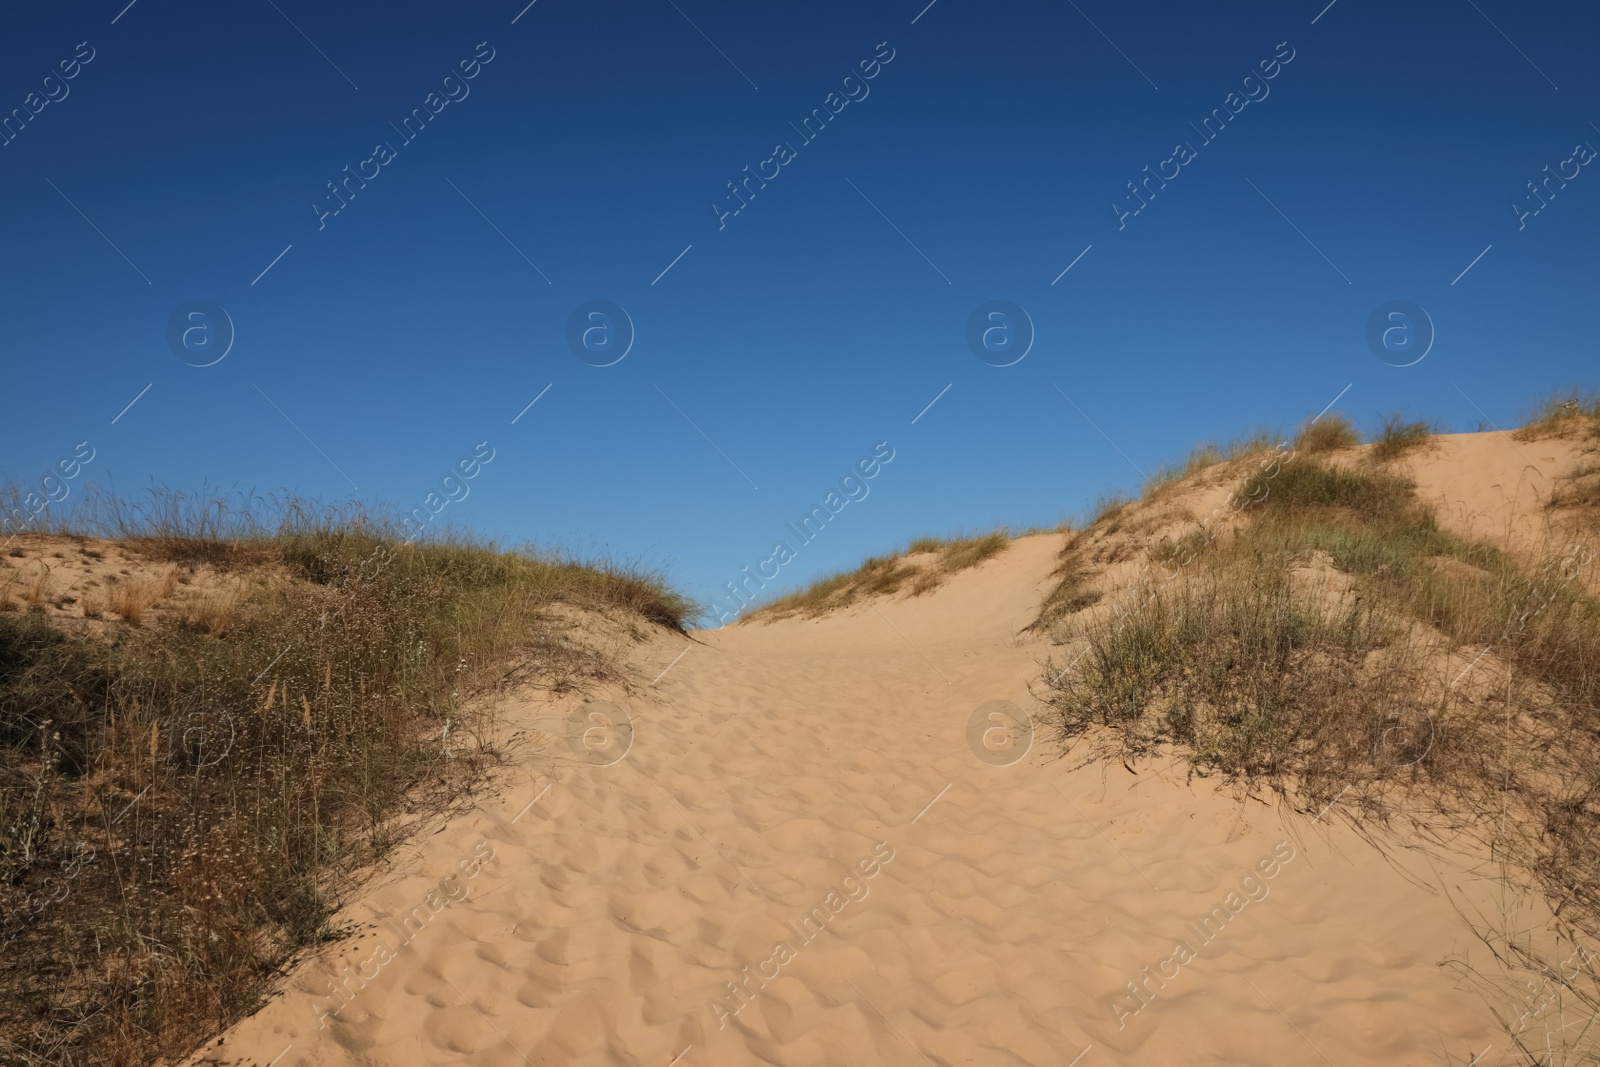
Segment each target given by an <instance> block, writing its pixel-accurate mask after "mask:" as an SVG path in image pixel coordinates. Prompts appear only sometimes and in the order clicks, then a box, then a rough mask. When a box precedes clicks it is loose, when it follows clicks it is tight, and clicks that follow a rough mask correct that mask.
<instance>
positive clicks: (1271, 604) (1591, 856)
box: [1044, 458, 1600, 935]
mask: <svg viewBox="0 0 1600 1067" xmlns="http://www.w3.org/2000/svg"><path fill="white" fill-rule="evenodd" d="M1264 479H1265V475H1264V474H1257V475H1255V476H1253V477H1252V479H1250V480H1248V481H1247V482H1246V483H1245V484H1243V485H1241V487H1240V489H1239V495H1240V496H1242V497H1245V498H1248V499H1260V500H1261V505H1260V507H1259V508H1257V509H1254V510H1252V511H1251V512H1249V513H1248V521H1247V522H1246V523H1245V524H1244V525H1243V526H1242V527H1241V528H1240V529H1239V531H1238V532H1237V533H1236V534H1235V535H1233V536H1231V537H1227V538H1221V539H1211V540H1208V541H1206V542H1204V543H1203V544H1202V545H1201V546H1200V551H1199V552H1198V554H1197V556H1196V557H1195V558H1194V559H1193V561H1192V563H1191V564H1190V566H1189V567H1187V568H1186V569H1183V570H1181V571H1179V572H1177V573H1175V574H1174V575H1173V576H1172V578H1171V580H1169V581H1165V582H1153V583H1147V584H1145V585H1144V586H1142V587H1141V588H1139V589H1137V590H1134V591H1133V592H1132V595H1129V596H1125V597H1122V598H1120V599H1119V600H1118V601H1117V602H1116V606H1115V609H1114V610H1113V611H1112V612H1111V613H1109V614H1107V613H1105V612H1095V613H1089V614H1086V615H1083V616H1072V615H1065V614H1063V615H1062V616H1059V617H1058V621H1057V623H1056V636H1057V638H1058V639H1059V640H1061V641H1063V642H1066V643H1069V644H1071V645H1072V646H1073V647H1074V648H1075V649H1077V650H1079V651H1082V653H1083V656H1082V659H1081V661H1079V663H1078V664H1077V666H1075V667H1074V668H1073V669H1071V670H1068V671H1066V672H1065V673H1063V674H1061V675H1060V676H1059V677H1056V668H1051V669H1048V670H1047V672H1046V674H1045V676H1044V680H1045V682H1046V684H1050V685H1052V686H1053V688H1054V705H1055V712H1056V716H1057V724H1058V726H1059V729H1060V731H1061V734H1062V736H1063V737H1064V738H1065V739H1068V740H1076V739H1092V741H1093V744H1094V746H1095V749H1096V750H1097V751H1099V752H1101V753H1104V754H1117V755H1122V756H1124V757H1131V756H1133V755H1136V754H1138V753H1143V752H1148V751H1150V750H1151V749H1152V748H1154V747H1156V746H1159V745H1174V746H1176V747H1177V748H1178V749H1179V750H1180V751H1181V752H1183V753H1184V754H1186V755H1187V757H1188V758H1189V759H1190V761H1191V762H1192V763H1193V765H1194V766H1195V767H1196V768H1197V769H1198V770H1200V771H1202V772H1208V773H1219V774H1224V775H1228V776H1231V777H1234V778H1237V779H1239V780H1241V781H1245V782H1250V783H1254V784H1259V785H1267V786H1270V787H1271V788H1275V789H1278V790H1281V791H1283V792H1285V793H1287V794H1293V795H1294V796H1296V797H1297V798H1299V799H1300V800H1302V801H1305V802H1307V803H1308V804H1325V803H1326V802H1327V801H1329V800H1331V799H1332V798H1333V797H1334V796H1336V795H1339V794H1340V793H1341V792H1343V791H1345V790H1347V789H1348V790H1349V792H1348V795H1346V797H1345V800H1344V801H1343V804H1344V805H1345V806H1346V807H1348V808H1349V809H1350V810H1353V811H1358V812H1360V813H1362V814H1363V815H1364V816H1366V817H1370V818H1372V819H1376V820H1380V821H1381V820H1385V819H1388V818H1390V817H1392V816H1394V815H1396V814H1397V813H1398V812H1401V811H1402V810H1403V811H1405V812H1406V813H1407V817H1414V818H1419V819H1422V818H1426V819H1435V818H1437V819H1444V820H1446V821H1447V822H1450V823H1451V825H1455V826H1457V828H1466V829H1469V830H1470V831H1471V832H1474V833H1479V834H1481V835H1482V836H1483V837H1484V838H1485V839H1486V840H1487V841H1489V842H1490V843H1492V845H1493V846H1494V847H1495V849H1496V850H1497V852H1498V854H1499V855H1501V856H1504V857H1508V862H1511V863H1513V864H1514V865H1515V866H1516V867H1517V869H1519V870H1521V871H1522V872H1523V873H1524V877H1525V878H1526V879H1527V880H1528V882H1530V883H1532V884H1536V885H1538V886H1539V887H1540V888H1541V889H1542V890H1543V891H1544V892H1545V894H1546V895H1547V896H1548V897H1549V899H1550V900H1551V901H1552V902H1553V903H1555V904H1556V905H1557V906H1558V908H1559V909H1562V910H1563V913H1564V914H1566V915H1568V917H1569V919H1570V920H1571V921H1573V922H1575V923H1577V924H1579V925H1580V926H1582V927H1583V928H1584V929H1585V930H1587V931H1588V932H1589V933H1590V934H1591V935H1592V934H1594V933H1596V932H1600V604H1597V603H1596V602H1595V601H1594V600H1593V599H1592V598H1590V597H1589V596H1588V595H1587V594H1586V593H1585V591H1584V583H1583V582H1582V581H1579V580H1577V579H1578V577H1579V575H1580V574H1582V573H1583V572H1584V569H1585V568H1586V567H1587V566H1589V565H1590V564H1591V563H1592V561H1593V560H1594V558H1595V545H1596V535H1597V533H1600V531H1596V530H1590V531H1589V532H1588V533H1587V534H1584V535H1580V536H1579V537H1578V539H1576V540H1554V541H1552V542H1551V543H1550V547H1549V549H1548V551H1546V552H1545V553H1544V554H1543V555H1542V556H1541V557H1539V558H1538V559H1535V560H1532V561H1528V560H1523V559H1519V558H1513V557H1511V556H1509V555H1507V554H1506V553H1504V552H1501V551H1500V550H1497V549H1495V548H1493V547H1491V546H1489V545H1486V544H1482V543H1476V542H1472V541H1467V540H1464V539H1462V538H1459V537H1456V536H1454V535H1451V534H1449V533H1446V532H1444V531H1443V530H1441V529H1440V527H1439V525H1438V523H1437V522H1436V520H1435V517H1434V515H1433V513H1432V511H1431V510H1430V509H1428V508H1426V507H1424V506H1423V505H1421V504H1420V503H1419V502H1418V500H1417V498H1416V497H1415V494H1414V490H1413V487H1412V486H1411V484H1410V482H1409V481H1407V480H1406V479H1403V478H1400V477H1398V476H1396V475H1394V474H1392V473H1388V472H1385V471H1383V470H1375V469H1370V468H1365V469H1346V468H1341V467H1335V466H1332V465H1329V464H1326V463H1323V462H1321V461H1318V460H1313V459H1309V458H1302V459H1300V460H1297V461H1296V462H1295V463H1294V464H1292V465H1289V466H1285V467H1284V468H1282V470H1281V471H1279V472H1278V474H1277V477H1276V478H1275V479H1273V480H1272V481H1271V483H1270V489H1271V491H1270V494H1267V495H1265V496H1263V495H1262V490H1263V489H1265V488H1267V483H1266V481H1265V480H1264ZM1253 483H1254V484H1253ZM1084 580H1085V579H1084V577H1083V576H1081V575H1079V576H1077V578H1076V581H1077V582H1078V583H1079V584H1082V583H1083V581H1084ZM1064 584H1065V583H1064ZM1063 595H1065V594H1063ZM1074 655H1076V652H1074ZM1480 656H1481V658H1480ZM1469 668H1470V669H1469ZM1402 801H1403V802H1402ZM1485 812H1506V813H1508V814H1507V817H1505V818H1504V819H1503V820H1496V819H1489V818H1486V817H1485Z"/></svg>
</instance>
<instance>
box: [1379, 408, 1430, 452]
mask: <svg viewBox="0 0 1600 1067" xmlns="http://www.w3.org/2000/svg"><path fill="white" fill-rule="evenodd" d="M1432 436H1433V427H1431V426H1429V425H1428V424H1427V423H1425V422H1407V421H1406V419H1405V416H1404V415H1401V414H1399V413H1398V412H1396V413H1394V414H1390V415H1385V416H1383V421H1382V424H1381V425H1380V426H1379V428H1378V436H1377V437H1375V438H1374V439H1373V441H1372V458H1373V459H1374V460H1376V461H1377V462H1379V463H1387V462H1388V461H1389V460H1391V459H1394V458H1395V457H1397V456H1400V455H1403V454H1405V453H1406V452H1409V451H1411V450H1412V449H1413V448H1417V447H1419V446H1421V445H1424V444H1426V443H1427V442H1428V439H1429V438H1430V437H1432Z"/></svg>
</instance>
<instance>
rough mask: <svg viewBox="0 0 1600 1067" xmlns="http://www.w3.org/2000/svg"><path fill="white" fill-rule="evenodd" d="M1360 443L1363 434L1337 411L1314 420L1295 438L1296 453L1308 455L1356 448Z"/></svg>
mask: <svg viewBox="0 0 1600 1067" xmlns="http://www.w3.org/2000/svg"><path fill="white" fill-rule="evenodd" d="M1360 443H1361V434H1360V433H1358V432H1357V430H1356V428H1355V426H1354V424H1352V423H1351V422H1350V420H1349V419H1347V418H1345V417H1344V416H1343V415H1341V414H1340V413H1339V412H1337V411H1334V412H1329V413H1328V414H1326V415H1323V416H1322V417H1321V418H1317V419H1312V420H1311V421H1310V422H1308V423H1307V424H1306V425H1305V426H1303V427H1302V428H1301V430H1300V432H1299V433H1298V434H1296V435H1295V438H1294V447H1295V451H1296V452H1303V453H1305V454H1306V455H1315V454H1316V453H1318V452H1337V451H1339V450H1340V449H1344V448H1354V447H1355V446H1357V445H1359V444H1360Z"/></svg>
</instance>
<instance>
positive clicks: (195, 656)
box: [0, 523, 693, 1067]
mask: <svg viewBox="0 0 1600 1067" xmlns="http://www.w3.org/2000/svg"><path fill="white" fill-rule="evenodd" d="M170 536H171V537H172V538H174V539H181V538H178V537H177V534H171V535H170ZM207 540H214V541H215V542H216V543H217V544H221V545H226V544H228V540H227V538H226V537H224V536H223V535H222V534H221V533H218V534H217V536H216V537H215V538H208V539H207ZM166 545H167V548H166V549H164V550H163V551H164V552H166V554H167V557H168V558H173V557H177V558H197V557H201V556H206V557H207V558H211V557H216V556H222V557H225V558H232V559H240V558H244V557H245V555H246V554H248V555H249V556H250V557H251V558H257V559H269V560H271V561H273V564H272V565H273V566H274V567H276V568H279V569H280V570H282V571H283V573H284V575H285V577H284V579H283V580H281V581H280V580H274V581H272V582H268V583H264V584H259V585H256V586H254V587H253V591H250V592H248V593H246V592H243V591H240V592H239V593H238V595H237V597H236V598H235V597H232V595H231V594H228V593H224V594H223V595H222V596H221V597H220V598H219V600H218V601H216V602H214V603H210V604H207V603H205V602H204V601H203V600H202V602H201V603H198V604H193V605H190V606H189V607H188V608H186V609H183V610H173V611H158V612H152V611H148V610H144V609H145V608H146V607H147V606H148V602H149V599H150V598H152V597H156V596H160V595H161V594H162V593H163V591H169V592H170V590H172V589H173V588H175V587H176V585H177V583H178V578H177V572H176V571H175V570H173V569H171V568H168V569H166V570H164V571H161V572H158V573H157V574H155V575H154V576H152V577H151V578H149V579H145V580H140V579H138V578H134V579H133V580H126V579H125V580H122V581H119V582H117V583H115V584H114V585H113V586H111V587H110V588H109V589H108V590H107V592H108V594H109V595H111V596H112V597H117V598H122V599H121V600H120V601H119V602H118V603H117V604H113V605H108V608H109V610H112V611H116V612H117V613H118V614H122V613H123V612H125V611H126V612H130V613H131V614H132V615H133V617H136V618H141V619H142V622H143V625H142V626H139V627H137V628H133V627H122V626H119V625H118V624H116V623H101V624H97V627H96V628H94V629H91V628H87V627H82V626H70V625H68V620H57V621H52V620H48V619H46V618H44V617H42V616H37V615H29V614H22V615H17V614H11V615H0V1004H3V1005H4V1010H3V1011H0V1061H4V1062H7V1063H27V1064H34V1063H40V1064H42V1063H63V1064H82V1063H96V1064H111V1065H117V1067H124V1065H126V1067H134V1065H145V1064H150V1063H154V1062H157V1061H165V1062H172V1061H175V1060H178V1059H181V1058H183V1057H184V1056H186V1055H187V1054H188V1053H189V1052H191V1051H192V1050H193V1049H194V1048H195V1047H196V1046H197V1045H198V1044H199V1043H201V1042H202V1041H204V1040H206V1039H207V1038H208V1037H209V1036H210V1035H213V1034H215V1033H216V1032H217V1031H219V1030H220V1029H222V1028H223V1027H225V1026H227V1025H228V1024H230V1023H231V1022H233V1021H235V1020H237V1019H238V1018H240V1017H241V1016H243V1015H245V1014H248V1013H249V1012H251V1011H253V1010H254V1009H255V1008H257V1007H258V1006H259V1005H260V1004H261V1003H262V1000H263V998H264V997H265V996H266V995H267V994H268V993H269V992H270V990H271V988H272V985H273V983H274V982H275V981H277V980H278V978H279V977H280V975H281V968H282V967H283V966H284V964H285V963H286V962H287V961H288V960H289V959H291V958H292V957H293V956H294V955H295V954H296V953H298V952H301V951H304V950H306V949H308V948H310V947H312V946H315V945H317V944H318V943H320V942H323V941H327V940H329V939H332V938H336V937H339V936H341V932H340V931H338V930H335V929H334V928H333V926H332V925H331V917H332V915H333V914H334V911H335V909H336V908H337V907H338V905H339V903H340V901H341V899H343V897H344V896H345V895H346V894H348V893H349V892H351V891H353V889H354V887H355V886H356V885H357V884H358V882H359V879H360V877H361V874H362V872H363V871H364V870H367V869H369V868H370V865H371V864H372V863H373V862H374V861H375V860H376V859H377V858H378V857H381V856H382V855H383V854H384V853H385V852H386V851H387V850H389V849H390V848H392V847H393V846H394V845H395V844H396V843H397V842H398V841H399V840H401V839H402V838H403V837H404V836H405V834H406V833H407V832H409V829H410V828H411V827H412V826H413V825H414V824H415V821H416V820H417V819H420V818H422V817H423V816H424V815H425V814H426V813H429V812H438V811H441V810H444V809H446V808H448V807H449V806H450V805H452V804H455V803H457V802H458V801H460V800H461V798H463V797H464V795H465V791H467V790H468V789H469V788H470V787H471V786H472V785H473V783H474V782H475V781H477V780H479V778H480V776H481V774H482V773H483V771H484V770H485V769H486V768H487V767H489V766H490V765H492V763H493V762H494V760H495V759H496V758H497V755H498V754H497V752H496V750H495V749H494V747H493V745H492V740H491V739H492V737H493V736H494V731H493V724H492V722H491V721H490V720H489V719H488V718H487V716H488V714H489V712H488V711H487V710H486V709H488V708H489V707H492V703H491V702H490V701H489V700H488V699H487V698H488V697H490V696H491V695H492V694H493V692H494V691H495V690H497V689H498V688H499V687H501V686H504V685H507V684H511V683H513V682H517V681H520V680H529V681H532V682H534V683H535V684H541V685H545V686H550V687H558V688H559V687H571V686H578V685H583V684H587V681H588V680H590V679H594V678H600V677H607V676H608V674H607V672H608V671H610V670H611V669H612V667H613V661H612V660H611V659H610V658H608V657H610V656H612V655H614V654H615V653H614V651H613V650H612V649H610V648H609V647H600V646H601V642H600V641H598V640H594V641H591V640H590V639H587V638H584V637H582V636H581V634H580V633H579V632H578V631H576V630H575V629H574V624H573V622H572V619H573V617H574V612H575V611H578V612H590V613H599V615H600V616H603V617H605V618H607V619H610V620H612V624H613V625H614V626H615V627H619V628H621V629H623V630H624V631H625V630H627V629H630V628H631V629H634V630H637V631H638V632H641V633H642V632H643V628H644V627H645V626H646V624H647V622H655V623H660V624H663V625H667V626H672V627H676V628H681V625H682V622H683V620H684V619H685V618H686V617H687V615H688V614H689V613H690V612H691V611H692V610H693V605H692V604H690V603H689V602H688V601H687V600H685V599H684V598H682V597H681V596H679V595H678V594H676V593H674V592H672V591H671V590H670V589H668V588H666V587H665V586H664V585H663V584H662V583H661V581H660V580H659V579H658V578H656V577H655V576H653V575H651V574H648V573H643V572H640V571H638V570H637V569H635V568H631V567H617V566H610V565H606V564H595V565H590V564H583V563H579V562H576V561H572V560H567V559H562V558H558V557H552V556H543V555H536V554H531V553H504V552H499V551H496V550H494V549H493V548H491V547H488V546H482V545H476V544H470V543H465V542H460V541H452V542H444V543H432V544H426V545H410V546H407V545H404V544H402V543H400V542H399V541H398V539H396V538H395V537H393V536H392V535H388V534H387V532H386V531H385V530H384V529H382V528H381V527H379V526H377V525H376V524H372V523H366V524H330V525H321V526H318V525H312V524H305V523H302V524H299V525H296V526H292V527H290V528H287V529H283V530H281V531H280V532H278V533H273V534H267V535H260V534H252V535H251V537H250V538H249V539H248V540H243V541H241V542H239V543H238V544H237V545H236V546H235V548H236V549H237V550H238V551H236V552H235V551H229V552H221V551H219V550H216V549H214V548H211V547H208V548H206V549H205V550H204V551H203V552H202V551H198V550H197V551H196V552H194V553H188V552H185V551H182V550H180V549H178V548H176V547H174V544H173V541H171V540H169V541H168V542H166ZM236 588H237V587H236ZM134 605H139V606H138V607H135V606H134ZM88 606H89V605H86V608H87V607H88ZM140 611H143V612H144V613H143V615H142V616H141V615H140V614H139V612H140ZM585 617H586V618H595V616H594V615H586V616H585ZM100 630H105V632H106V634H107V636H105V637H102V636H97V634H98V633H99V631H100ZM108 638H109V639H108ZM447 724H448V726H449V730H448V738H449V740H448V744H447V743H446V742H444V741H443V740H441V737H442V735H443V734H444V733H445V732H446V731H445V729H444V728H445V726H446V725H447ZM47 879H49V882H48V883H47Z"/></svg>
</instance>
